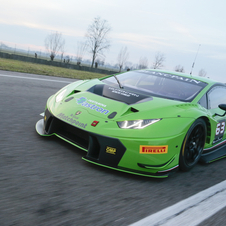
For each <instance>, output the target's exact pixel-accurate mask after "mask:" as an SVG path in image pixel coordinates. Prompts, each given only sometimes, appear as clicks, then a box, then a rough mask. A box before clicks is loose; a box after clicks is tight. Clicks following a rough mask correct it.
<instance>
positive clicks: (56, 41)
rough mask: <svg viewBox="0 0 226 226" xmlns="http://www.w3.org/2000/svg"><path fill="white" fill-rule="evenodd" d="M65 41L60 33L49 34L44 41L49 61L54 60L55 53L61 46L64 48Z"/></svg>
mask: <svg viewBox="0 0 226 226" xmlns="http://www.w3.org/2000/svg"><path fill="white" fill-rule="evenodd" d="M64 44H65V40H64V39H63V37H62V34H61V33H60V32H57V31H56V32H55V33H51V34H49V35H48V36H47V37H46V39H45V47H46V50H47V52H48V53H49V54H50V59H51V60H54V58H55V56H56V55H57V53H58V52H59V51H60V50H61V48H62V46H64Z"/></svg>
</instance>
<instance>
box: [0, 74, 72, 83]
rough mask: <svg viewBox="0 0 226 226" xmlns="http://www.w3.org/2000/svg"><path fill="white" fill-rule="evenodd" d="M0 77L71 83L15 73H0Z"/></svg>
mask: <svg viewBox="0 0 226 226" xmlns="http://www.w3.org/2000/svg"><path fill="white" fill-rule="evenodd" d="M0 76H2V77H9V78H20V79H30V80H38V81H47V82H61V83H71V82H73V81H71V82H68V81H60V80H54V79H45V78H30V77H24V76H15V75H3V74H0Z"/></svg>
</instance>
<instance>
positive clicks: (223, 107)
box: [213, 104, 226, 117]
mask: <svg viewBox="0 0 226 226" xmlns="http://www.w3.org/2000/svg"><path fill="white" fill-rule="evenodd" d="M218 107H219V108H220V109H221V110H223V111H225V112H224V114H223V115H219V114H217V113H215V114H214V115H213V116H221V117H224V116H225V115H226V104H219V105H218Z"/></svg>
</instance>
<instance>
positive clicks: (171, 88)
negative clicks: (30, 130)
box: [36, 70, 226, 177]
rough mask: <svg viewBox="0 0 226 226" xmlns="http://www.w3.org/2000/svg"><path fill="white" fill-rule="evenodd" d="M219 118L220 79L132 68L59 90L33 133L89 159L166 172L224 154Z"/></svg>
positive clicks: (223, 104) (225, 91)
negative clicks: (70, 146) (63, 143)
mask: <svg viewBox="0 0 226 226" xmlns="http://www.w3.org/2000/svg"><path fill="white" fill-rule="evenodd" d="M225 119H226V85H225V84H222V83H217V82H215V81H212V80H209V79H206V78H202V77H195V76H191V75H186V74H183V73H176V72H168V71H162V70H137V71H129V72H124V73H120V74H116V75H111V76H107V77H104V78H101V79H92V80H79V81H76V82H74V83H71V84H69V85H67V86H66V87H64V88H62V89H61V90H60V91H58V92H57V93H56V94H54V95H52V96H51V97H50V98H49V99H48V100H47V104H46V107H45V112H44V118H43V119H41V120H39V121H38V122H37V124H36V131H37V132H38V133H39V134H40V135H41V136H51V135H56V136H57V137H59V138H61V139H63V140H65V141H67V142H69V143H71V144H73V145H75V146H76V147H79V148H80V149H82V150H84V151H86V152H87V153H86V155H85V156H84V157H83V159H84V160H86V161H88V162H91V163H94V164H97V165H101V166H105V167H108V168H111V169H116V170H119V171H123V172H128V173H133V174H137V175H143V176H150V177H167V176H168V175H169V174H170V173H171V172H173V171H175V170H177V169H181V170H183V171H188V170H190V169H191V168H192V167H193V166H194V165H195V164H196V163H197V162H198V161H201V162H204V163H210V162H212V161H215V160H218V159H221V158H223V157H225V156H226V146H225V145H226V139H225V138H226V133H225Z"/></svg>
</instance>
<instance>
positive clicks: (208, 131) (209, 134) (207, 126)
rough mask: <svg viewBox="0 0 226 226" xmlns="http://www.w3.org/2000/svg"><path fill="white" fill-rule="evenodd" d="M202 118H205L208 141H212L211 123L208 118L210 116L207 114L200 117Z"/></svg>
mask: <svg viewBox="0 0 226 226" xmlns="http://www.w3.org/2000/svg"><path fill="white" fill-rule="evenodd" d="M200 118H201V119H203V120H204V121H205V123H206V129H207V131H206V143H208V144H209V143H210V138H211V124H210V120H209V119H208V117H206V116H202V117H200Z"/></svg>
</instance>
